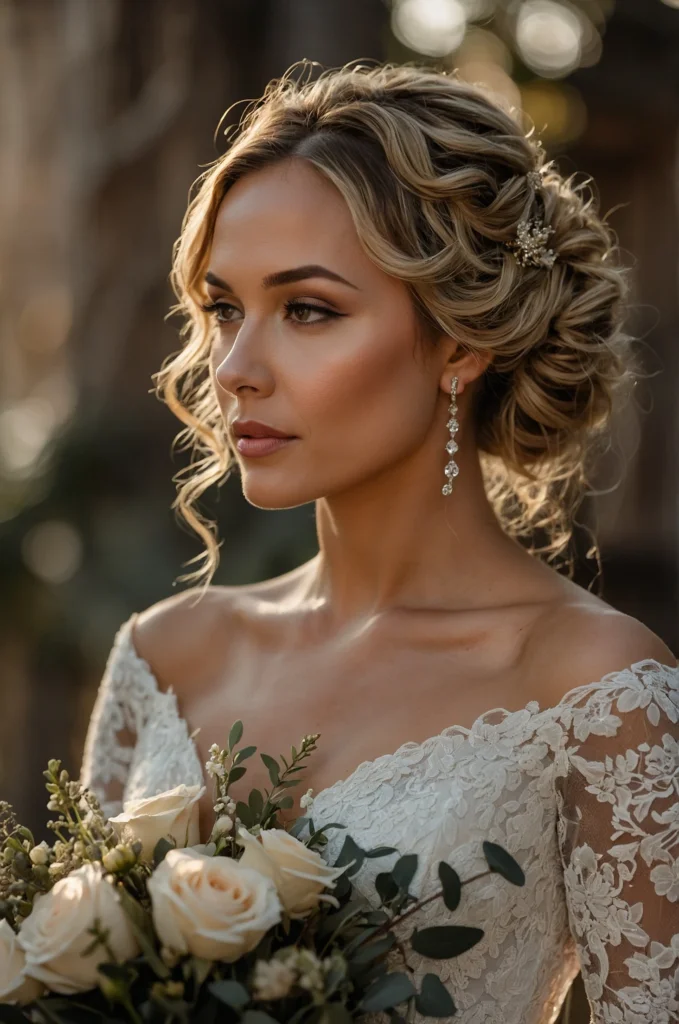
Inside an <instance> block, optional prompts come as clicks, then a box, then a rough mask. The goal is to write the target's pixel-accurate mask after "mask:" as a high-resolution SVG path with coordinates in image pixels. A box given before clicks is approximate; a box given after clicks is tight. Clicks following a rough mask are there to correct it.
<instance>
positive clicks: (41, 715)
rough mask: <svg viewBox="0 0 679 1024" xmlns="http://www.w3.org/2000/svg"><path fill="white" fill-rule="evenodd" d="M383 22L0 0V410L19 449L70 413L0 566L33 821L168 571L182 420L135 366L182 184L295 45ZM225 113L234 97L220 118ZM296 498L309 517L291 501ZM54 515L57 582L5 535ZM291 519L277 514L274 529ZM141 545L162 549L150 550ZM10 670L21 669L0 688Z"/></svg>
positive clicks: (354, 33) (333, 8)
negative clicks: (124, 631)
mask: <svg viewBox="0 0 679 1024" xmlns="http://www.w3.org/2000/svg"><path fill="white" fill-rule="evenodd" d="M387 26H388V9H387V7H386V5H384V4H383V3H382V2H381V0H324V2H323V3H322V4H321V3H317V2H315V0H192V2H191V3H187V2H186V0H143V2H142V0H30V2H28V3H27V2H25V0H4V2H2V3H0V104H1V105H0V117H1V118H2V138H3V146H2V147H0V177H1V181H2V187H1V188H0V229H1V234H0V263H1V265H2V267H3V278H2V281H1V282H0V287H1V288H2V303H0V307H1V312H0V316H2V320H0V402H1V403H3V404H4V406H5V407H6V408H7V407H12V410H13V415H14V420H11V419H10V418H6V421H5V423H3V427H4V428H5V429H4V433H3V436H4V438H5V441H6V450H7V454H8V456H10V457H12V458H15V459H16V458H18V457H19V454H20V448H21V445H22V444H23V445H26V444H27V429H28V427H30V428H31V430H33V431H35V429H37V428H36V423H37V422H38V419H39V416H38V413H40V414H41V415H43V429H44V437H43V438H42V440H43V441H48V440H49V436H50V433H52V434H54V433H55V431H57V430H58V427H59V424H63V423H65V422H67V421H68V420H69V417H71V416H72V417H73V419H72V423H71V425H70V427H69V431H68V432H67V433H66V434H65V437H64V440H63V442H59V443H60V444H61V445H62V449H61V451H60V454H59V456H58V458H56V459H55V462H54V468H53V471H52V478H51V479H49V481H48V482H47V483H45V484H44V485H43V484H39V485H38V487H37V492H38V494H37V496H36V498H35V502H36V504H35V507H34V509H33V511H32V512H26V513H25V515H24V516H19V517H18V518H17V519H16V520H13V526H12V532H10V534H9V537H10V538H11V545H10V546H11V549H12V556H11V557H12V558H15V557H16V564H15V563H14V562H13V563H12V566H13V568H12V573H7V574H5V581H4V591H3V596H5V597H6V603H7V606H8V608H9V606H12V609H11V613H10V612H9V611H8V617H7V618H5V620H4V624H0V631H2V630H4V631H7V630H8V629H9V630H10V631H11V636H9V637H7V638H6V642H5V644H4V645H3V643H2V639H3V638H2V635H1V634H0V651H2V650H3V646H4V649H5V650H6V651H7V652H8V653H7V655H6V657H7V659H9V658H10V653H9V652H12V653H11V662H12V664H13V665H14V666H15V671H14V675H13V676H11V675H8V676H7V677H6V680H7V682H4V683H0V686H1V687H2V690H1V691H0V697H1V699H2V700H3V701H10V702H11V712H10V713H8V714H6V715H5V716H3V720H2V722H1V723H0V748H1V749H2V750H4V751H11V764H12V771H11V773H10V772H9V771H8V765H7V764H5V773H4V777H3V778H2V789H3V797H4V798H6V799H9V800H10V801H12V802H15V804H16V806H17V810H18V812H19V814H20V816H21V817H22V818H24V819H25V820H28V821H29V822H30V823H31V824H37V823H38V822H40V821H44V820H45V818H46V815H45V807H44V805H45V800H44V789H43V788H42V785H43V780H42V778H41V777H40V766H41V765H42V761H41V758H43V757H44V758H45V759H46V758H47V757H49V756H55V755H61V756H63V757H64V758H65V759H68V758H69V750H70V755H71V757H70V767H71V768H72V769H73V770H76V771H77V767H78V764H77V762H78V759H79V757H80V754H81V750H82V740H83V730H84V727H85V725H86V722H87V719H88V717H89V712H90V710H91V705H92V701H93V699H94V690H95V687H96V685H97V684H98V682H99V678H100V675H101V671H102V670H103V663H104V657H105V655H106V654H107V651H108V647H109V645H110V643H111V641H112V638H113V632H114V630H115V628H117V626H118V625H119V624H120V622H121V621H122V619H123V618H124V617H126V616H127V615H128V614H129V611H130V607H129V605H130V603H132V604H133V606H134V607H143V606H144V605H145V604H146V603H148V602H149V601H150V600H152V599H157V598H158V597H159V596H162V595H163V592H164V593H165V594H167V591H168V588H169V585H170V584H169V581H168V569H169V570H170V571H169V577H170V579H172V578H174V577H175V576H176V575H178V574H179V570H180V565H181V564H182V562H181V559H180V558H179V557H178V554H179V549H180V545H179V544H178V542H177V540H176V539H175V537H176V534H177V530H176V526H175V524H174V523H173V522H172V520H171V517H170V516H169V515H168V514H167V510H168V509H169V505H170V501H171V499H172V497H173V493H174V492H173V488H172V484H171V483H170V478H171V475H172V473H173V466H172V463H171V461H170V459H169V457H168V455H169V444H170V440H171V438H172V437H173V436H174V435H175V434H176V432H177V430H178V429H179V424H178V423H177V422H176V421H175V420H174V418H173V417H171V416H170V415H169V413H168V412H167V411H166V410H165V409H164V407H163V406H162V405H161V404H160V403H158V402H156V401H155V400H154V399H153V397H152V396H150V395H149V390H150V389H151V388H152V381H151V374H152V373H153V372H154V371H156V370H157V369H158V368H159V367H160V365H161V363H162V361H163V359H164V357H165V356H166V355H167V354H168V353H170V352H172V351H175V350H176V349H177V348H178V344H179V343H178V338H177V329H178V326H179V322H178V321H177V320H172V321H170V322H165V321H164V319H163V318H164V317H165V315H166V314H167V312H168V309H169V307H170V305H171V304H172V303H173V302H174V296H173V294H172V291H171V289H170V286H169V282H168V274H169V270H170V264H171V252H172V245H173V242H174V241H175V239H176V238H177V236H178V235H179V232H180V227H181V219H182V216H183V214H184V211H185V208H186V204H187V199H188V190H189V187H190V185H191V183H192V182H193V181H194V180H195V178H196V177H197V176H198V175H199V174H200V173H201V172H202V170H203V169H204V167H205V165H206V164H208V163H209V162H211V161H212V160H214V159H215V158H216V157H217V156H218V155H219V154H220V153H221V152H223V151H224V150H225V148H226V146H225V140H224V138H223V135H218V134H216V130H217V126H218V123H219V121H220V118H221V117H222V115H223V113H224V112H225V110H226V109H227V108H228V107H229V106H230V105H231V104H232V103H234V101H236V100H251V99H254V98H256V97H257V96H259V95H260V94H261V92H262V90H263V88H264V86H265V85H266V83H267V81H268V80H269V79H270V78H272V77H277V76H279V75H281V74H282V73H283V72H284V71H285V70H286V69H287V68H288V67H289V65H290V64H292V63H293V62H294V61H297V60H300V59H301V58H304V57H308V58H310V59H312V60H316V61H321V62H322V63H323V64H324V65H326V66H332V65H337V64H342V63H344V62H346V61H348V60H351V59H353V58H355V57H356V56H361V57H369V58H370V57H371V58H374V59H378V60H379V59H381V58H382V56H383V47H384V36H385V33H386V31H387ZM240 113H241V107H240V105H239V106H237V107H236V108H235V109H234V111H233V112H232V115H230V116H229V118H227V119H226V121H227V122H235V121H237V119H238V117H239V116H240ZM225 127H226V125H225V124H224V125H222V126H221V129H220V131H221V132H223V131H224V128H225ZM36 400H37V404H36ZM40 403H42V404H40ZM22 415H23V419H22ZM12 423H14V425H15V433H14V435H12V432H11V430H10V429H9V428H10V426H11V424H12ZM36 447H39V444H38V441H36ZM1 454H2V453H1V452H0V457H1ZM25 462H28V454H27V455H26V459H25ZM74 467H75V468H74ZM6 468H7V467H6ZM13 468H14V469H16V468H17V467H16V466H15V467H13ZM174 468H176V467H174ZM1 469H2V463H1V462H0V471H1ZM9 486H10V489H11V492H12V494H13V495H14V497H13V498H12V499H7V497H6V496H5V498H4V499H3V497H2V494H1V493H0V521H1V520H2V509H1V506H2V500H5V501H9V502H10V503H11V501H16V502H17V504H18V505H20V506H21V507H24V506H25V505H26V504H29V505H30V504H31V501H27V500H26V499H27V494H26V492H30V491H31V488H32V487H34V485H33V484H32V483H31V481H30V479H29V477H28V475H27V476H26V479H25V480H23V482H22V477H21V474H19V475H18V476H17V474H15V476H14V478H13V480H12V482H11V485H9ZM1 491H2V488H0V492H1ZM3 493H4V492H3ZM239 514H242V512H241V513H239ZM296 515H297V519H296V522H299V521H301V520H302V519H304V520H305V529H306V525H307V524H306V520H308V509H304V510H299V511H298V512H297V513H296ZM50 517H63V518H65V519H68V521H69V522H71V523H76V524H77V525H78V527H79V528H80V530H81V532H82V534H83V543H84V545H85V548H86V550H87V561H86V563H85V565H84V567H83V570H82V571H81V572H79V573H78V574H77V576H75V577H74V579H73V581H72V582H70V583H69V584H68V585H65V586H62V587H61V588H59V587H57V588H54V589H45V588H44V587H43V586H42V584H41V583H40V582H39V581H36V580H35V578H33V577H31V576H30V574H27V573H26V571H25V566H24V565H23V564H22V562H21V558H20V557H19V556H18V555H16V556H15V551H18V550H20V547H21V544H22V542H23V538H24V535H25V533H26V531H27V529H28V527H29V526H31V525H32V523H33V522H34V521H35V523H36V525H39V524H40V521H41V520H44V519H49V518H50ZM290 521H291V517H290V516H288V517H287V518H286V517H285V516H283V517H282V518H281V523H282V531H283V532H285V530H286V529H288V530H289V529H290ZM253 522H254V524H255V526H254V531H253V532H254V535H253V536H252V537H251V540H250V550H253V549H254V550H256V551H257V552H258V558H259V559H260V565H261V567H262V568H263V569H264V571H265V573H266V571H268V570H269V569H270V568H271V566H270V565H268V564H267V559H268V560H269V561H272V560H273V559H274V558H275V557H276V556H277V552H278V549H279V547H280V541H281V531H271V529H270V522H269V520H268V519H264V518H260V519H258V518H257V517H255V518H254V520H253ZM286 523H287V524H288V525H287V527H286V525H285V524H286ZM239 525H240V524H239V523H237V524H235V528H236V529H237V528H238V527H239ZM170 538H172V539H170ZM8 544H10V542H8ZM149 548H150V549H152V550H153V552H154V554H153V557H154V558H155V559H156V560H157V561H159V560H160V559H162V560H163V561H164V563H165V566H164V568H160V567H158V566H157V565H154V566H153V567H152V568H151V567H150V558H151V556H150V555H149ZM194 551H195V547H194ZM291 551H292V554H293V557H294V545H293V546H292V547H291ZM192 553H193V552H192ZM149 580H152V581H153V584H154V586H155V590H154V592H153V593H152V594H151V593H150V592H149V589H148V588H149ZM145 588H146V589H145ZM22 590H23V593H24V594H25V600H24V601H23V602H20V604H19V606H18V607H17V603H16V595H17V594H18V593H20V592H21V591H22ZM158 591H160V593H159V592H158ZM49 636H51V637H54V636H63V637H65V638H66V639H67V642H70V643H71V644H73V645H76V646H79V647H80V648H81V650H82V651H83V653H84V654H85V657H86V662H87V663H88V664H89V665H90V666H91V668H90V672H91V675H90V676H89V678H88V679H87V680H86V684H85V688H84V691H83V692H82V699H81V703H82V706H81V707H79V708H74V706H73V705H74V693H73V688H72V686H71V685H70V683H69V682H68V679H69V672H68V671H64V672H62V671H60V665H61V666H62V667H63V666H64V664H65V663H66V661H68V659H67V657H66V655H65V654H64V652H62V654H63V658H62V657H61V655H59V653H58V645H57V647H56V650H57V653H56V654H54V651H55V646H54V644H52V643H50V642H49V641H48V640H47V639H46V638H47V637H49ZM22 648H23V650H24V656H22V655H21V649H22ZM55 658H56V664H55ZM45 665H49V671H45V670H44V667H45ZM39 666H42V668H40V667H39ZM70 677H71V678H72V677H73V672H72V671H71V673H70ZM11 678H16V679H17V680H18V679H19V678H21V680H22V682H21V683H20V684H19V685H17V687H15V688H14V697H12V694H11V692H10V691H11V690H12V689H13V688H12V686H11V684H10V685H8V684H9V683H10V679H11ZM19 695H20V699H19ZM50 708H51V709H52V711H53V712H56V710H57V709H63V708H67V709H68V714H66V715H64V714H55V713H53V714H50V713H49V709H50ZM71 729H72V730H73V735H69V732H70V731H71ZM29 737H30V741H29ZM69 744H71V746H70V748H69ZM29 748H30V749H31V750H32V753H29ZM38 762H40V763H39V764H38Z"/></svg>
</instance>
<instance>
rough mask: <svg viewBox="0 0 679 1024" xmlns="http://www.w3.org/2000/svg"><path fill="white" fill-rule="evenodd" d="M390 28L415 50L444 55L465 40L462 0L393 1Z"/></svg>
mask: <svg viewBox="0 0 679 1024" xmlns="http://www.w3.org/2000/svg"><path fill="white" fill-rule="evenodd" d="M391 23H392V30H393V32H394V35H395V36H396V38H397V39H400V41H401V42H402V43H405V45H406V46H409V47H410V49H412V50H416V51H417V52H418V53H424V54H426V55H427V56H429V57H444V56H445V55H446V54H448V53H451V52H452V51H453V50H456V49H457V47H458V46H459V45H460V43H461V42H462V40H463V39H464V35H465V32H466V29H467V14H466V12H465V7H464V5H463V3H462V2H461V0H396V2H395V3H394V7H393V10H392V22H391Z"/></svg>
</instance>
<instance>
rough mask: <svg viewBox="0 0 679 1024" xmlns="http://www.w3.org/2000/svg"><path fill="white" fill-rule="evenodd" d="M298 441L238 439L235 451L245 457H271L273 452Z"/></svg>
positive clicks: (258, 438) (278, 438)
mask: <svg viewBox="0 0 679 1024" xmlns="http://www.w3.org/2000/svg"><path fill="white" fill-rule="evenodd" d="M297 440H299V439H298V438H296V437H272V436H271V435H269V436H268V437H239V438H238V440H237V441H236V449H237V450H238V452H239V453H240V454H241V455H245V456H246V457H254V458H256V457H258V456H260V455H271V454H273V452H277V451H280V450H281V448H287V447H288V445H291V444H294V443H295V441H297Z"/></svg>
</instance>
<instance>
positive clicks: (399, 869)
mask: <svg viewBox="0 0 679 1024" xmlns="http://www.w3.org/2000/svg"><path fill="white" fill-rule="evenodd" d="M416 871H417V854H416V853H406V854H405V855H404V856H403V857H399V859H398V860H397V861H396V863H395V864H394V866H393V868H392V869H391V872H390V874H391V877H392V878H393V879H394V881H395V882H396V884H397V886H398V887H399V889H403V890H407V888H408V886H409V885H410V883H411V882H412V880H413V875H414V874H415V872H416Z"/></svg>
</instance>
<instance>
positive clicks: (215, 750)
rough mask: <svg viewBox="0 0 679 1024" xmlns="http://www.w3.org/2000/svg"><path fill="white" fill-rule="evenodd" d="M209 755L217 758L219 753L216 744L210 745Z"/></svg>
mask: <svg viewBox="0 0 679 1024" xmlns="http://www.w3.org/2000/svg"><path fill="white" fill-rule="evenodd" d="M210 753H211V754H212V756H213V757H217V756H218V754H219V753H221V751H220V748H219V744H218V743H213V744H212V746H211V747H210Z"/></svg>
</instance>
